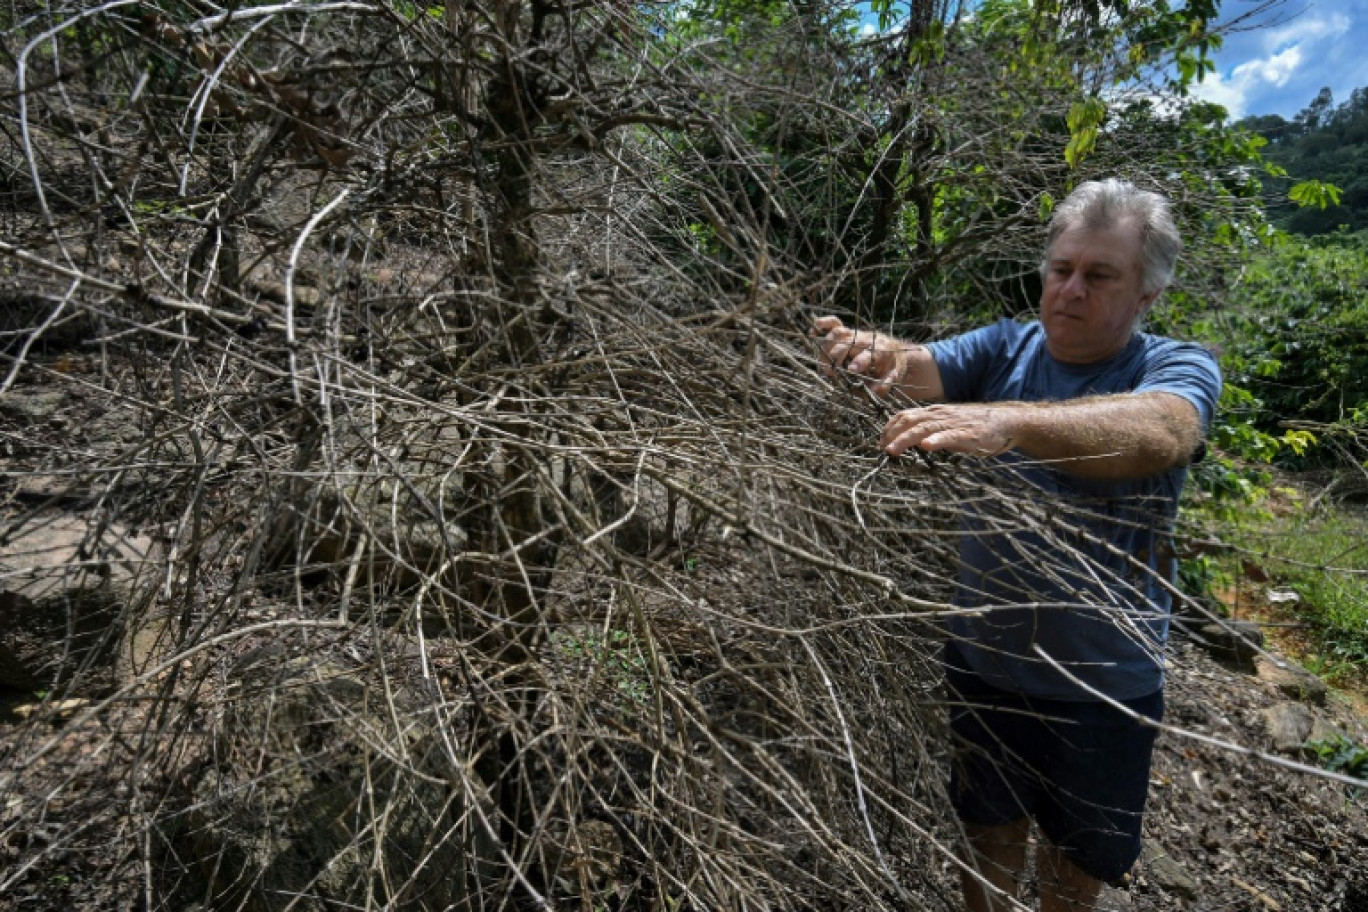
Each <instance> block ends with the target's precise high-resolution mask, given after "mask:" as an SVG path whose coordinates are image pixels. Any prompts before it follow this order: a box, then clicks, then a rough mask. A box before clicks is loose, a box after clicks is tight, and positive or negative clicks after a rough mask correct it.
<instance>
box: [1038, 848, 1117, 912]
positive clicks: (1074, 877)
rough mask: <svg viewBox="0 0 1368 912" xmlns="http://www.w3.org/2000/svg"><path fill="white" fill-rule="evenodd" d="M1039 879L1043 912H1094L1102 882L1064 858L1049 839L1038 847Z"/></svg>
mask: <svg viewBox="0 0 1368 912" xmlns="http://www.w3.org/2000/svg"><path fill="white" fill-rule="evenodd" d="M1036 876H1037V877H1038V878H1039V880H1040V912H1091V910H1092V908H1093V907H1094V906H1095V905H1096V904H1097V897H1098V895H1099V894H1101V892H1102V881H1100V880H1098V879H1097V878H1095V877H1093V876H1092V875H1090V874H1088V873H1086V872H1085V871H1084V870H1083V869H1082V868H1080V867H1078V866H1077V865H1076V864H1074V863H1073V862H1071V861H1069V859H1067V858H1065V857H1064V853H1063V852H1060V851H1059V849H1057V848H1055V846H1054V843H1052V842H1050V841H1049V840H1048V839H1041V840H1040V845H1039V846H1037V847H1036Z"/></svg>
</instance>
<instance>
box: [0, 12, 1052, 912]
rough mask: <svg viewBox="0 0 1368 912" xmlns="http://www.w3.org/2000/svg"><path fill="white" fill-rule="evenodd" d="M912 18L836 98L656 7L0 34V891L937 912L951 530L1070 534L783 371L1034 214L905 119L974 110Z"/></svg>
mask: <svg viewBox="0 0 1368 912" xmlns="http://www.w3.org/2000/svg"><path fill="white" fill-rule="evenodd" d="M914 6H917V5H916V4H914ZM919 8H920V7H919ZM923 12H925V13H926V16H924V17H923V19H924V21H922V20H917V21H916V22H914V23H913V25H914V26H915V27H914V28H909V29H907V30H904V31H903V32H901V33H899V37H897V38H879V39H876V40H873V41H872V42H871V43H870V44H868V45H863V46H858V48H859V53H860V54H865V55H872V56H867V57H865V58H863V59H864V60H865V62H866V64H868V67H867V68H866V69H863V70H862V69H859V68H857V67H855V66H854V65H853V64H852V63H851V58H850V57H849V56H848V55H850V54H852V53H854V52H853V51H852V50H851V48H852V47H857V45H851V44H849V43H847V44H844V45H841V44H839V43H837V42H834V41H832V40H830V35H828V36H827V37H826V38H824V37H823V33H822V31H821V29H819V28H816V25H819V24H821V10H819V9H818V8H817V7H814V8H813V11H812V12H811V16H812V18H811V20H810V21H809V22H807V25H811V26H813V28H806V27H803V26H804V20H802V19H801V17H800V18H799V19H797V20H795V21H794V23H793V24H791V25H790V26H789V27H788V28H787V29H783V30H780V31H778V32H777V33H775V34H770V35H769V36H768V37H767V39H766V40H767V41H769V42H770V43H769V44H767V45H766V46H765V47H766V48H767V50H766V52H765V53H764V54H757V55H755V56H745V55H737V54H735V53H734V52H733V51H731V50H729V49H728V48H727V47H726V46H725V45H723V44H721V43H720V42H719V41H717V40H715V39H712V38H709V37H707V36H705V35H702V34H699V33H697V32H696V31H690V30H689V29H686V28H683V27H682V25H681V24H680V23H681V20H680V18H679V16H678V9H677V8H676V7H674V6H671V5H668V4H666V5H662V6H661V7H660V8H657V9H652V8H650V6H649V5H642V4H627V3H606V4H564V3H553V2H549V0H530V2H515V0H476V2H471V3H466V4H461V5H455V4H450V5H434V6H424V5H422V4H420V3H411V2H407V0H396V2H388V0H333V2H318V3H311V4H305V3H293V2H291V3H283V4H275V5H260V6H243V7H230V8H227V9H223V8H220V7H217V6H213V5H210V4H207V3H200V2H172V3H159V4H158V3H149V2H142V0H111V2H108V3H104V4H80V3H72V4H69V5H63V4H57V3H46V4H38V3H12V4H10V6H9V7H8V8H7V10H6V11H5V13H4V14H3V15H4V19H3V21H4V24H5V48H6V53H7V54H8V56H9V58H10V60H11V62H12V64H13V66H12V67H11V68H8V69H7V72H6V75H5V76H4V77H3V78H4V80H5V83H4V86H3V98H4V110H5V117H6V119H5V123H6V139H5V142H4V144H3V146H2V147H0V148H2V149H3V151H2V152H0V155H3V160H2V162H0V164H2V165H3V168H4V191H3V201H4V204H3V211H2V212H0V219H2V220H3V224H4V231H3V237H4V240H3V241H0V253H2V254H3V255H4V264H5V272H4V275H3V280H2V287H0V294H3V301H4V310H3V322H0V332H3V336H0V346H3V352H4V355H3V361H0V368H2V370H0V374H3V376H0V396H3V404H2V405H0V421H2V422H3V424H0V430H3V440H4V444H3V445H4V450H3V454H0V459H3V469H4V479H5V481H4V487H3V489H2V491H0V493H3V502H2V503H0V509H2V510H3V512H2V513H0V520H3V525H0V542H3V548H4V553H5V558H4V562H5V563H4V567H3V572H4V573H5V577H4V580H3V582H4V585H5V587H6V591H5V594H4V598H5V599H6V602H5V603H4V605H3V609H4V611H5V612H6V613H7V617H12V618H19V619H20V620H21V621H22V623H27V624H29V627H30V628H33V629H40V630H41V631H42V632H44V635H46V636H48V638H49V640H50V642H55V643H57V644H60V645H59V648H57V649H56V651H55V653H54V652H53V650H52V649H51V648H48V649H46V651H44V650H36V651H33V652H31V653H25V654H23V655H13V656H4V657H3V658H4V660H5V661H6V662H7V663H9V664H10V665H11V666H14V667H20V668H21V670H22V671H23V672H24V674H26V675H28V677H22V676H12V677H10V678H7V680H6V683H7V684H12V683H14V682H16V681H17V682H19V684H18V686H23V687H27V688H28V689H29V691H30V692H28V693H26V694H23V695H22V699H21V700H20V702H28V703H32V704H36V708H33V707H30V708H31V709H33V711H32V712H30V713H29V714H28V715H27V716H26V719H25V720H24V721H22V722H19V723H16V724H15V725H14V726H13V728H12V731H11V732H10V737H9V738H8V740H7V742H6V743H5V745H4V749H3V750H4V766H3V770H4V772H3V773H0V783H3V786H2V787H0V792H3V794H4V795H5V796H6V797H5V803H4V805H3V806H0V815H3V816H0V845H3V847H4V848H3V851H4V852H5V853H6V855H5V858H6V862H5V864H4V865H2V866H0V896H4V895H6V894H8V895H11V896H13V895H18V891H20V890H21V889H22V888H23V887H24V885H26V884H29V885H32V884H34V883H40V884H45V885H46V887H45V889H47V890H48V891H49V895H62V896H68V897H76V896H78V895H79V897H80V901H79V903H80V904H84V906H85V907H89V908H94V907H95V906H97V905H100V904H101V903H106V904H117V905H119V906H120V907H128V906H130V905H133V904H140V907H141V908H146V909H149V910H150V909H161V908H188V907H190V904H192V903H196V902H198V903H200V904H202V906H203V907H206V908H215V909H218V908H222V909H253V910H266V909H324V908H340V907H343V906H346V907H348V908H364V909H382V908H385V909H401V908H402V909H434V910H435V909H495V908H524V907H538V908H541V907H545V908H568V907H575V908H583V909H600V908H605V909H643V910H644V909H656V910H666V909H704V908H728V909H798V908H821V909H838V908H851V909H855V908H858V909H872V908H893V907H897V908H902V909H909V908H944V907H946V906H947V904H952V903H953V901H954V900H953V899H952V897H953V895H954V894H953V891H952V890H951V888H950V885H951V884H952V883H953V882H954V876H953V874H954V867H953V866H954V864H955V862H954V861H953V852H952V851H950V849H949V848H948V847H949V846H950V845H951V843H952V841H953V839H954V832H953V829H952V828H951V827H950V826H949V825H948V824H947V823H946V822H945V821H946V820H947V819H948V816H947V814H946V812H945V807H944V798H943V796H942V794H941V791H940V780H941V769H940V767H939V765H938V764H939V763H940V760H941V757H942V751H943V748H942V744H943V739H942V736H941V734H940V732H939V726H940V721H939V714H938V713H937V711H936V700H935V689H936V687H937V683H936V681H937V679H936V675H935V673H934V667H933V662H932V659H933V656H934V649H935V647H934V633H935V630H934V625H935V620H936V618H937V616H938V615H939V614H940V613H941V612H943V611H946V610H949V607H948V599H949V593H950V590H951V588H952V585H953V579H952V577H953V554H954V541H953V530H954V529H955V528H956V523H957V517H958V516H959V515H960V513H961V512H962V511H963V510H965V509H968V508H969V507H970V506H971V505H973V507H974V508H975V509H977V510H979V511H987V512H989V513H993V514H995V515H1000V516H1001V517H1002V521H1003V522H1026V523H1036V524H1039V525H1040V527H1041V536H1042V538H1041V541H1042V542H1045V543H1048V546H1049V547H1058V548H1069V547H1076V544H1075V543H1074V542H1075V540H1074V538H1071V537H1070V535H1069V534H1068V533H1067V531H1066V530H1065V529H1064V526H1066V525H1067V524H1062V525H1061V524H1060V523H1059V522H1058V517H1057V516H1055V517H1054V518H1053V521H1052V520H1051V517H1049V516H1048V515H1046V514H1045V513H1043V512H1041V511H1040V510H1038V509H1036V508H1033V507H1032V506H1031V505H1030V502H1029V500H1027V499H1024V498H1022V497H1021V496H1020V495H1019V493H1018V492H1017V491H1016V490H1015V489H1014V485H1013V483H1012V480H1011V479H1010V478H1005V477H995V473H992V472H990V471H989V470H987V469H985V468H984V467H982V466H981V465H979V464H977V463H955V464H951V463H940V462H934V463H932V462H928V463H926V464H921V463H917V464H915V465H912V464H902V465H899V464H892V465H889V464H885V462H884V461H883V460H881V459H880V458H879V456H878V454H877V453H876V452H875V451H874V450H873V448H872V446H871V441H872V440H873V437H874V434H875V430H876V429H877V427H878V426H879V425H880V423H881V420H882V417H883V414H884V412H883V408H884V407H883V406H881V405H879V404H877V403H874V402H873V401H871V400H870V399H869V398H868V397H867V396H865V395H864V394H863V393H862V392H861V391H858V390H850V389H841V388H833V386H832V385H831V384H829V383H827V382H826V381H824V380H822V379H821V378H820V376H819V375H818V374H817V373H816V372H815V371H814V369H813V363H812V351H811V350H810V348H809V345H808V343H807V340H806V337H805V331H806V327H807V325H808V321H809V320H810V319H811V317H812V316H814V315H815V314H816V313H818V312H819V309H825V308H827V307H834V306H845V307H849V308H858V309H859V310H860V312H861V313H864V314H871V313H876V312H878V313H883V314H888V313H893V314H895V316H896V317H897V318H898V319H909V318H911V319H916V320H921V319H927V318H929V317H930V316H932V315H938V314H940V313H941V312H942V308H941V307H940V303H942V302H938V301H937V300H936V298H935V295H936V294H949V293H950V292H949V291H944V290H942V291H937V290H936V289H937V288H940V287H942V286H939V285H936V284H935V283H933V282H931V281H930V280H931V278H932V277H934V276H938V275H941V274H943V272H944V271H945V270H946V269H949V268H950V267H951V266H952V265H954V264H959V265H962V266H965V268H966V272H965V274H966V275H975V276H983V275H990V274H991V272H992V271H991V270H988V271H987V272H985V271H983V270H977V271H976V270H975V269H973V268H969V267H970V266H972V265H973V261H974V258H975V257H981V258H984V259H980V260H979V263H980V265H981V263H982V262H984V261H985V260H986V261H991V262H996V263H1004V264H1009V265H1010V269H1011V273H1010V275H1009V276H1008V278H1009V279H1011V280H1012V281H1015V280H1017V279H1019V278H1021V277H1022V276H1026V275H1029V274H1030V272H1031V269H1032V266H1031V265H1030V258H1031V257H1032V256H1034V250H1035V248H1036V245H1037V243H1038V239H1039V226H1038V224H1037V222H1036V220H1035V217H1034V216H1035V213H1036V212H1037V209H1038V202H1039V198H1040V194H1041V192H1042V191H1043V189H1044V188H1045V187H1055V186H1056V184H1058V183H1059V182H1060V181H1062V180H1063V176H1062V172H1063V166H1062V165H1060V164H1059V163H1057V162H1056V161H1055V160H1054V159H1051V158H1049V157H1048V156H1046V155H1044V154H1043V153H1042V154H1039V155H1037V154H1036V153H1035V152H1032V151H1031V150H1030V149H1029V148H1028V147H1029V142H1028V141H1027V140H1026V139H1023V138H1021V137H1017V138H1016V139H1013V136H1015V135H1016V131H1017V130H1018V128H1019V127H1020V123H1021V121H1020V120H1019V119H1018V120H1017V121H1012V122H1008V121H1004V120H1003V119H1002V118H1000V117H998V116H996V114H995V113H994V112H992V111H988V110H986V109H981V108H975V107H973V106H972V105H965V106H963V107H962V115H961V116H960V117H959V119H957V120H955V121H953V122H950V121H947V120H946V119H945V118H944V117H943V116H942V115H941V114H939V113H938V111H940V110H943V109H947V106H946V105H944V104H939V106H938V105H937V104H932V103H931V99H934V98H942V99H943V97H944V96H945V95H946V94H947V93H960V94H961V96H962V97H964V98H972V97H975V96H976V95H977V94H978V93H980V92H981V91H982V86H983V85H984V84H986V82H985V81H987V80H990V79H993V78H1000V77H994V75H993V74H994V73H995V70H994V69H993V68H992V67H991V66H989V65H988V63H987V62H986V58H985V61H981V62H982V64H983V65H982V66H977V67H976V66H971V65H970V63H972V62H973V61H974V59H975V58H973V55H972V53H970V51H971V50H972V49H966V48H964V47H956V46H952V47H951V50H950V54H951V55H952V59H951V62H950V63H947V62H946V59H945V58H940V59H935V58H928V59H927V60H926V61H924V63H923V65H922V66H921V67H920V68H911V69H909V68H908V65H907V64H906V61H908V60H909V59H910V58H909V54H910V53H911V52H912V51H913V50H915V49H916V47H918V46H919V45H918V44H917V42H918V41H920V40H921V39H922V38H924V37H926V36H927V35H929V34H932V33H933V29H932V24H933V23H934V22H937V21H940V20H942V19H946V20H948V19H950V18H952V17H951V12H952V10H950V9H949V8H948V7H947V5H945V4H926V5H925V9H924V10H923ZM955 54H960V55H962V56H963V59H962V60H959V61H958V63H957V64H956V63H955V61H954V59H953V55H955ZM843 55H847V56H843ZM871 61H872V62H871ZM890 61H903V62H904V63H902V64H900V66H901V67H902V69H898V67H896V66H892V65H891V64H890V63H889V62H890ZM780 63H782V66H779V64H780ZM952 64H954V65H957V66H959V70H958V71H957V72H958V73H959V75H958V76H957V77H956V78H954V79H951V78H949V76H948V75H947V73H949V72H950V71H951V66H952ZM833 74H838V75H840V76H841V78H833ZM871 74H872V75H871ZM871 84H873V85H874V86H875V88H876V89H877V90H878V91H877V92H875V97H877V98H879V99H880V100H879V101H878V102H877V103H875V104H873V105H872V109H871V108H870V107H863V108H862V107H861V106H860V105H857V104H854V103H852V101H851V99H852V97H853V96H854V95H855V93H857V92H863V91H868V90H869V89H870V85H871ZM879 93H883V94H881V95H880V94H879ZM936 93H939V95H937V94H936ZM1059 109H1060V108H1059V106H1057V105H1056V106H1055V107H1054V108H1043V109H1042V112H1044V111H1047V110H1054V111H1058V110H1059ZM737 110H748V111H753V112H754V114H755V117H754V118H753V119H752V120H751V121H749V122H748V121H747V119H746V118H745V117H735V116H734V115H735V113H736V111H737ZM1022 116H1027V115H1024V114H1023V115H1022ZM1029 116H1032V117H1037V116H1038V117H1041V118H1043V117H1044V116H1045V113H1041V114H1039V115H1037V114H1031V115H1029ZM1009 126H1010V128H1011V129H1009ZM1023 135H1025V134H1023ZM1014 142H1015V143H1016V144H1017V145H1016V146H1011V144H1012V143H1014ZM1009 147H1010V148H1009ZM1012 149H1015V150H1016V152H1017V153H1019V154H1014V155H1011V156H1009V155H1007V154H1006V153H1007V152H1008V151H1011V150H1012ZM952 150H953V155H957V156H960V157H961V158H963V157H964V156H966V155H967V156H969V157H971V158H972V157H975V156H977V157H978V158H979V159H981V162H980V163H981V164H983V165H984V167H985V168H986V167H992V168H994V169H995V170H994V171H993V172H992V173H993V183H992V187H991V188H989V187H988V184H987V182H986V178H982V177H979V176H976V175H981V174H984V173H986V172H984V171H983V170H975V169H974V168H967V167H966V168H958V169H956V168H951V165H952V163H953V161H954V159H953V157H952ZM966 150H968V151H966ZM804 156H811V158H805V157H804ZM881 156H882V157H881ZM900 169H901V170H900ZM950 184H955V185H956V186H957V188H958V189H957V191H956V192H958V193H959V194H960V196H959V197H958V199H959V202H958V203H957V205H960V206H962V207H963V208H964V209H965V211H972V212H974V213H977V214H975V215H974V217H973V218H972V219H971V220H970V222H971V224H970V225H969V227H967V228H966V229H965V230H964V231H963V232H962V233H961V234H960V235H959V236H958V237H956V238H954V239H952V241H950V242H948V243H942V242H938V241H937V239H936V238H935V237H934V236H933V233H932V232H931V230H930V226H929V222H928V223H926V224H921V225H920V227H915V226H914V229H913V237H914V243H912V244H911V246H910V250H911V251H912V252H911V253H910V254H909V253H907V252H906V250H904V249H903V248H902V246H901V245H900V243H895V240H896V238H897V237H898V233H897V230H896V226H897V225H898V224H899V219H900V218H902V217H903V215H905V214H907V213H909V212H910V213H913V214H914V215H917V214H920V216H922V217H923V221H925V217H926V215H927V213H928V212H929V211H930V209H929V206H930V201H931V200H932V199H933V197H934V196H935V193H936V192H937V187H939V186H942V185H944V186H949V185H950ZM990 190H991V192H990ZM989 196H991V198H992V201H993V205H992V206H991V207H990V206H984V207H983V208H981V209H980V208H976V207H977V206H978V205H979V203H977V202H975V201H976V200H980V199H984V200H986V199H988V197H989ZM919 201H920V202H919ZM919 206H920V208H918V207H919ZM895 248H896V249H895ZM1028 251H1029V252H1028ZM1004 268H1005V267H1004ZM975 281H976V282H979V283H981V284H980V285H978V286H976V287H980V289H981V290H984V291H991V290H992V289H993V281H994V280H991V279H979V280H975ZM944 287H946V288H949V287H950V286H948V285H947V286H944ZM906 328H907V329H909V330H910V331H913V332H923V331H924V329H925V327H922V326H919V325H917V324H915V323H909V324H907V326H906ZM61 529H68V530H70V529H75V530H76V531H75V532H73V533H70V534H67V535H65V536H55V537H54V534H53V530H61ZM45 574H46V576H45ZM54 577H56V579H55V580H54ZM35 580H38V581H39V582H42V583H43V585H46V586H47V587H48V588H47V589H45V590H44V591H43V592H41V593H40V592H38V591H37V590H35V589H33V588H31V586H32V585H35V583H34V581H35ZM96 605H98V606H99V607H98V611H96V610H95V609H94V608H92V607H91V606H96ZM92 612H94V613H92ZM35 617H37V618H45V619H46V620H43V621H41V622H40V621H33V620H32V619H33V618H35ZM19 622H20V621H16V623H19ZM44 625H46V626H44ZM49 645H50V643H49ZM73 872H74V873H73ZM74 881H79V884H77V883H75V882H74ZM78 886H79V887H80V890H79V891H78V890H77V887H78ZM54 891H55V893H54ZM63 891H65V892H63ZM72 901H73V903H75V902H76V900H75V899H73V900H72ZM5 903H6V901H5V900H2V899H0V907H6V908H7V907H8V906H7V905H5Z"/></svg>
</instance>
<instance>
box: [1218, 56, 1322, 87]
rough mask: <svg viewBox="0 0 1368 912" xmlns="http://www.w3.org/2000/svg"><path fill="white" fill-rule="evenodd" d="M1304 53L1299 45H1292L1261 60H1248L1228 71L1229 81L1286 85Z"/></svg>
mask: <svg viewBox="0 0 1368 912" xmlns="http://www.w3.org/2000/svg"><path fill="white" fill-rule="evenodd" d="M1304 59H1305V55H1304V54H1303V53H1302V49H1301V46H1300V45H1294V46H1292V47H1290V48H1288V49H1287V50H1285V51H1280V52H1278V53H1277V54H1274V55H1273V56H1272V57H1268V58H1265V59H1263V60H1250V61H1248V62H1246V63H1242V64H1240V65H1239V66H1237V67H1236V68H1235V69H1233V70H1231V71H1230V81H1231V82H1232V83H1234V84H1235V85H1239V86H1245V87H1253V86H1255V85H1258V84H1260V83H1263V84H1266V85H1271V86H1274V87H1275V88H1282V87H1283V86H1285V85H1287V82H1288V80H1289V79H1291V78H1292V75H1293V74H1294V73H1296V72H1297V68H1298V67H1300V66H1301V65H1302V61H1303V60H1304Z"/></svg>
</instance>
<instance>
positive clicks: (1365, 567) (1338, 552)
mask: <svg viewBox="0 0 1368 912" xmlns="http://www.w3.org/2000/svg"><path fill="white" fill-rule="evenodd" d="M1280 512H1281V511H1280ZM1249 525H1252V526H1254V528H1249V527H1246V528H1244V529H1242V530H1240V531H1239V532H1238V533H1237V537H1238V538H1239V539H1243V540H1244V541H1243V542H1242V543H1244V544H1247V545H1249V546H1252V547H1253V548H1254V549H1255V550H1257V551H1259V552H1262V553H1263V554H1265V555H1266V558H1265V560H1264V567H1263V569H1264V571H1265V572H1267V573H1268V574H1269V575H1270V577H1271V579H1272V582H1271V583H1270V584H1269V587H1270V588H1275V589H1281V590H1288V589H1290V590H1292V591H1293V592H1295V593H1296V594H1297V595H1298V596H1299V598H1298V600H1297V601H1295V602H1287V603H1284V604H1283V606H1282V609H1283V610H1284V611H1286V612H1287V613H1289V614H1290V615H1291V617H1292V619H1294V620H1297V621H1300V622H1302V623H1304V624H1306V625H1307V627H1306V631H1307V635H1306V637H1305V638H1304V640H1303V643H1304V646H1305V648H1306V650H1307V654H1306V655H1304V656H1302V660H1303V662H1304V663H1305V664H1306V665H1307V667H1308V668H1310V670H1312V671H1313V672H1316V673H1317V674H1319V675H1320V676H1322V677H1324V678H1326V679H1327V680H1329V681H1331V683H1341V682H1343V683H1347V682H1349V681H1354V680H1358V681H1362V680H1363V679H1364V677H1365V676H1368V518H1365V517H1364V516H1362V515H1357V514H1354V513H1350V512H1347V511H1345V510H1342V509H1335V508H1330V509H1322V510H1318V511H1316V512H1313V513H1303V512H1300V511H1296V510H1294V511H1292V512H1290V513H1282V515H1277V514H1274V515H1273V516H1272V517H1269V518H1260V519H1258V520H1256V521H1255V522H1254V523H1250V524H1249Z"/></svg>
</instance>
